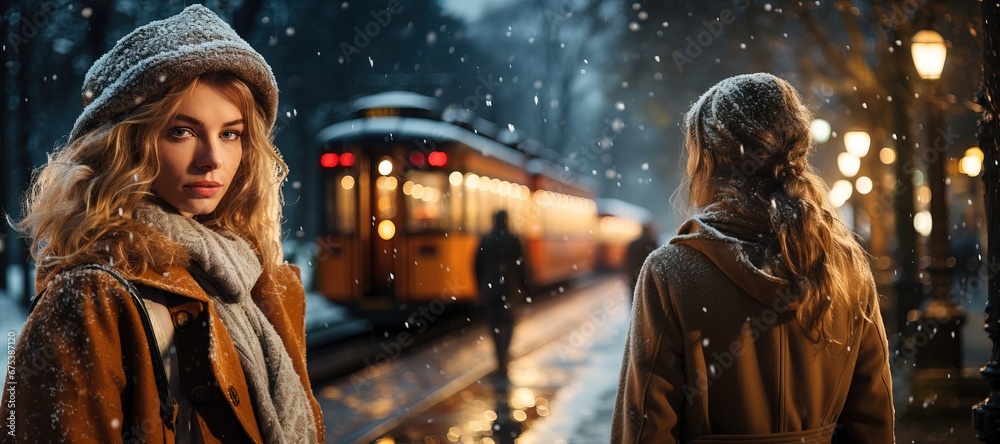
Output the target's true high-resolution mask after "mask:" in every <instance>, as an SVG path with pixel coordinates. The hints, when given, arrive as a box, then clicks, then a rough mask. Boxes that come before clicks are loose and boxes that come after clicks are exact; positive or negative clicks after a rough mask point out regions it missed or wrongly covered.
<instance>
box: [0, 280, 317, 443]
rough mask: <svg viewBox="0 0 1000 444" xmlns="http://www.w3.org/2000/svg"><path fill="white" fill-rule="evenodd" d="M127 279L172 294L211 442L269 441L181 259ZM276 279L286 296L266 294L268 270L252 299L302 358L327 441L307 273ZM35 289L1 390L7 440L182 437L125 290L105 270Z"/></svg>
mask: <svg viewBox="0 0 1000 444" xmlns="http://www.w3.org/2000/svg"><path fill="white" fill-rule="evenodd" d="M126 277H128V278H129V279H130V280H132V282H134V283H136V284H138V285H145V286H149V287H153V288H155V289H159V290H163V291H164V292H165V296H166V297H165V302H166V304H165V305H166V306H167V307H168V309H169V311H170V314H171V318H172V319H173V321H174V326H173V327H174V332H175V335H176V336H175V344H176V346H177V348H178V353H177V359H178V360H179V364H180V367H181V369H182V370H181V380H182V383H183V384H184V390H185V392H186V393H185V394H186V395H187V396H188V399H189V400H190V399H191V398H193V397H194V396H193V395H192V394H193V393H195V392H196V391H197V393H198V396H199V398H200V399H203V400H205V401H204V403H203V404H202V405H195V404H191V405H192V408H193V409H194V413H195V416H196V418H197V421H198V425H199V428H200V430H201V432H202V436H203V440H204V442H206V443H220V442H226V443H233V442H254V443H260V442H261V436H260V432H259V428H258V424H257V422H256V419H255V416H254V411H253V406H252V403H251V402H250V394H249V393H248V390H247V383H246V379H245V377H244V374H243V369H242V366H241V365H240V361H239V357H238V356H237V352H236V349H235V348H234V346H233V341H232V339H231V338H230V336H229V334H228V333H227V331H226V329H225V327H224V326H223V325H222V323H221V322H220V321H219V318H218V316H217V315H216V313H215V310H214V308H213V306H212V303H211V302H210V301H209V297H208V295H207V294H205V292H204V291H203V290H202V289H201V288H200V287H199V286H198V284H197V283H196V282H195V281H194V279H193V278H192V277H191V275H190V274H189V273H188V272H187V271H186V270H185V269H184V268H183V267H179V266H172V267H169V268H167V269H165V270H161V271H156V270H154V269H152V268H150V269H148V270H147V271H146V272H145V273H144V274H142V275H141V276H126ZM275 281H276V282H277V284H276V285H278V286H279V289H280V292H273V291H272V292H265V291H263V290H264V286H265V285H275V284H265V283H264V282H265V281H264V279H263V278H262V279H261V280H260V281H259V282H258V284H257V286H255V287H254V289H253V291H252V296H253V300H254V302H255V303H257V305H258V306H260V307H261V310H262V311H263V312H264V314H265V315H266V316H267V318H268V320H270V321H271V324H272V325H273V326H274V329H275V330H276V331H277V333H278V335H279V336H280V337H281V339H282V342H283V343H284V345H285V348H286V349H287V350H288V352H289V355H290V356H291V358H292V363H293V364H294V367H295V371H296V372H297V373H298V374H299V377H300V378H301V380H302V384H303V386H304V387H305V389H306V391H307V392H308V393H309V400H310V402H311V405H312V408H313V413H314V416H315V420H316V428H317V431H318V434H319V436H318V437H317V438H318V441H319V442H323V420H322V412H321V410H320V407H319V404H318V403H317V402H316V399H315V397H314V396H313V394H312V389H311V387H310V383H309V376H308V373H307V371H306V357H305V355H306V349H305V321H304V319H305V293H304V290H303V287H302V284H301V281H300V280H299V277H298V269H297V268H295V267H294V266H292V265H284V266H282V267H280V272H279V276H277V279H276V280H275ZM36 286H37V288H38V290H39V291H41V290H42V289H46V291H45V294H44V297H43V298H42V299H41V301H40V302H39V303H38V306H37V307H36V308H35V311H34V312H33V313H32V315H31V316H30V317H29V319H28V322H27V323H26V324H25V326H24V329H23V330H22V332H21V333H20V335H19V337H18V338H17V346H16V351H15V353H14V359H15V361H14V363H13V366H12V367H13V372H12V373H10V375H9V376H8V380H7V381H6V387H5V391H4V397H3V409H4V411H3V417H4V423H5V428H4V431H3V432H4V434H3V440H2V442H4V443H7V442H19V443H20V442H31V443H34V442H46V443H56V442H95V443H97V442H99V443H114V442H142V443H160V442H174V435H173V432H171V431H170V430H168V429H167V428H166V427H164V425H163V423H162V421H161V420H160V416H159V398H158V392H157V390H156V383H155V379H154V376H153V368H152V364H151V361H150V357H149V347H148V345H147V342H146V335H145V334H144V333H143V327H142V323H141V321H140V318H139V314H138V311H137V309H136V307H135V304H134V303H133V301H132V299H131V297H130V296H129V295H128V293H127V292H126V290H125V289H124V287H123V286H122V285H121V284H120V283H119V282H118V281H117V280H115V278H114V277H112V276H111V275H110V274H108V273H106V272H104V271H101V270H70V271H66V272H62V273H57V274H48V275H40V276H39V278H38V281H37V282H36ZM275 294H278V296H275ZM210 338H211V340H210ZM206 389H207V391H206ZM11 390H13V392H11ZM11 393H13V394H14V399H13V400H12V401H11V400H10V395H11ZM206 393H207V395H208V396H207V399H206V396H205V394H206ZM11 417H13V420H12V421H13V424H14V429H13V431H12V430H11V429H10V427H9V421H8V419H9V418H11ZM12 435H13V436H12Z"/></svg>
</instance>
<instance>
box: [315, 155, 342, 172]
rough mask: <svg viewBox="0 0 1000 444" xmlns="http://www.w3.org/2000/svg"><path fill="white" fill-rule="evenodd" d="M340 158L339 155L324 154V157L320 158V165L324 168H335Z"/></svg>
mask: <svg viewBox="0 0 1000 444" xmlns="http://www.w3.org/2000/svg"><path fill="white" fill-rule="evenodd" d="M338 157H339V156H337V153H323V155H322V156H320V158H319V164H320V165H322V166H323V168H333V167H335V166H337V160H338V159H337V158H338Z"/></svg>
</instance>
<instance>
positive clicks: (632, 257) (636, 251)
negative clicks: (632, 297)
mask: <svg viewBox="0 0 1000 444" xmlns="http://www.w3.org/2000/svg"><path fill="white" fill-rule="evenodd" d="M658 246H659V245H657V243H656V233H654V230H653V224H651V223H645V224H642V233H641V234H639V237H637V238H635V240H633V241H632V243H630V244H629V245H628V250H627V251H626V252H625V269H624V270H622V271H623V274H624V275H625V280H626V281H627V282H628V288H629V289H631V290H633V291H635V283H636V280H637V279H639V271H640V270H641V269H642V264H643V262H645V261H646V257H647V256H649V254H650V253H652V252H653V250H655V249H656V247H658Z"/></svg>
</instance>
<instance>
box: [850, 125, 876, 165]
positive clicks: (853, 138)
mask: <svg viewBox="0 0 1000 444" xmlns="http://www.w3.org/2000/svg"><path fill="white" fill-rule="evenodd" d="M871 145H872V136H870V135H868V133H866V132H864V131H848V132H846V133H844V148H847V152H848V153H851V154H853V155H855V156H856V157H858V158H859V159H860V158H862V157H865V155H866V154H868V148H870V147H871Z"/></svg>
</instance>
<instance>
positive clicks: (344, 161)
mask: <svg viewBox="0 0 1000 444" xmlns="http://www.w3.org/2000/svg"><path fill="white" fill-rule="evenodd" d="M352 165H354V153H344V154H341V155H340V166H344V167H349V166H352Z"/></svg>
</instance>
